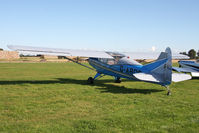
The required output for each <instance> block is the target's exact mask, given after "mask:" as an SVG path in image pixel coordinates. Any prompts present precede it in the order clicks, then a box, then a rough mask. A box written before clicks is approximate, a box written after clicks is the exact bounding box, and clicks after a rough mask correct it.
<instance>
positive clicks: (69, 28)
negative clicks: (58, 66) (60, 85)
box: [0, 0, 199, 51]
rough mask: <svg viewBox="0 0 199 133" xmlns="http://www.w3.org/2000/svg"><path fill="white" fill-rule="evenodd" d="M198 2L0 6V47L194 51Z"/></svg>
mask: <svg viewBox="0 0 199 133" xmlns="http://www.w3.org/2000/svg"><path fill="white" fill-rule="evenodd" d="M198 7H199V0H0V47H1V48H4V49H7V48H6V45H7V44H12V45H28V46H41V47H50V48H72V49H95V50H114V51H147V50H150V49H151V48H152V46H155V47H156V49H157V50H163V49H165V48H166V47H167V46H170V47H171V48H172V49H173V50H174V51H188V50H190V49H191V48H194V49H195V50H198V49H199V8H198Z"/></svg>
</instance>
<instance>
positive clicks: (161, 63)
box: [8, 45, 191, 95]
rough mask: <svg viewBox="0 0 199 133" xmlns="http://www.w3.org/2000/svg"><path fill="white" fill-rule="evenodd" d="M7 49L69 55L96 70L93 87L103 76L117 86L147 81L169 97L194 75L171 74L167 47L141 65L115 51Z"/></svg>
mask: <svg viewBox="0 0 199 133" xmlns="http://www.w3.org/2000/svg"><path fill="white" fill-rule="evenodd" d="M8 47H9V48H10V49H12V50H15V51H18V52H20V53H22V54H29V55H31V54H32V55H33V54H41V55H57V56H66V58H67V59H69V60H71V61H73V62H75V63H77V64H79V65H82V66H84V67H87V68H89V69H91V70H94V71H96V75H95V76H94V77H89V78H88V83H91V84H92V83H94V81H95V80H97V79H99V78H100V77H103V76H104V75H109V76H113V77H114V78H115V82H118V83H119V82H121V80H120V79H121V78H126V79H130V80H135V81H144V82H149V83H153V84H158V85H161V86H164V87H166V88H167V89H168V93H167V95H170V94H171V92H170V89H169V85H170V84H171V82H172V81H174V82H179V81H184V80H189V79H191V76H190V75H188V74H182V73H181V74H180V73H173V74H172V62H171V61H172V54H171V50H170V48H167V49H166V50H165V52H161V54H160V55H159V57H158V59H157V60H156V61H155V62H153V63H150V64H147V65H142V64H140V63H138V62H137V61H135V60H133V59H131V58H129V57H128V56H127V55H124V54H120V53H115V52H105V51H91V50H71V49H52V48H39V47H29V46H13V45H9V46H8ZM70 56H78V57H88V62H89V64H90V65H91V66H92V67H93V68H91V67H90V66H86V65H84V64H81V63H79V62H77V61H74V60H72V59H70V58H68V57H70Z"/></svg>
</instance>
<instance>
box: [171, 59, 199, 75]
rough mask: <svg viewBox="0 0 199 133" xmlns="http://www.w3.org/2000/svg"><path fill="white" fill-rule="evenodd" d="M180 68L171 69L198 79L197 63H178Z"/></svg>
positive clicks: (198, 66)
mask: <svg viewBox="0 0 199 133" xmlns="http://www.w3.org/2000/svg"><path fill="white" fill-rule="evenodd" d="M178 63H179V66H180V67H173V70H174V71H177V72H184V73H191V76H192V77H199V63H198V62H195V61H178Z"/></svg>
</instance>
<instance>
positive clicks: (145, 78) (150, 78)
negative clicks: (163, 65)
mask: <svg viewBox="0 0 199 133" xmlns="http://www.w3.org/2000/svg"><path fill="white" fill-rule="evenodd" d="M133 75H134V76H135V77H136V78H137V79H139V80H142V81H149V82H159V81H158V80H157V79H156V78H154V77H153V75H151V74H145V73H135V74H133Z"/></svg>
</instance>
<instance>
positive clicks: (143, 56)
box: [122, 52, 189, 59]
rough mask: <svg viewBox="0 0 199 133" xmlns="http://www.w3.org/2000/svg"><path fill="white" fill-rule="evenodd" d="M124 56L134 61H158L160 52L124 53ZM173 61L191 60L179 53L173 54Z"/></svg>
mask: <svg viewBox="0 0 199 133" xmlns="http://www.w3.org/2000/svg"><path fill="white" fill-rule="evenodd" d="M122 54H124V55H125V56H129V57H131V58H132V59H157V58H158V56H159V55H160V52H122ZM172 59H189V57H188V56H186V55H182V54H178V53H172Z"/></svg>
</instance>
